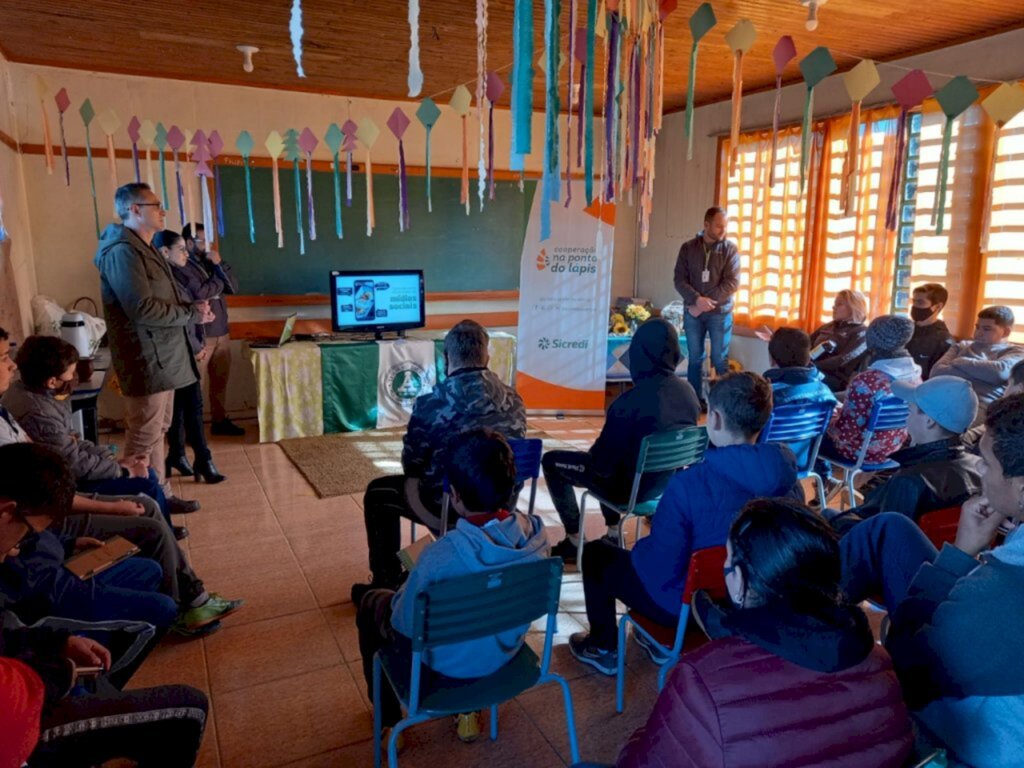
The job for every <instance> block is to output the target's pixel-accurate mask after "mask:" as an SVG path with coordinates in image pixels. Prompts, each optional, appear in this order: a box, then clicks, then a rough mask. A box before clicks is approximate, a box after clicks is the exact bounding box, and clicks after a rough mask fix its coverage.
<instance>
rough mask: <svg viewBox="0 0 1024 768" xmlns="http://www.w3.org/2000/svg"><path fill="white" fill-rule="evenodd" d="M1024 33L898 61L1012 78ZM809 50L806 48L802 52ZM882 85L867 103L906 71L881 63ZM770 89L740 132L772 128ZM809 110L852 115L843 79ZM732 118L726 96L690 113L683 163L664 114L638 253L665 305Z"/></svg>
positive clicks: (800, 94)
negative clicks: (647, 224)
mask: <svg viewBox="0 0 1024 768" xmlns="http://www.w3.org/2000/svg"><path fill="white" fill-rule="evenodd" d="M1022 49H1024V30H1016V31H1013V32H1007V33H1005V34H1002V35H997V36H995V37H989V38H986V39H984V40H977V41H974V42H970V43H965V44H963V45H958V46H954V47H951V48H946V49H943V50H940V51H934V52H932V53H927V54H922V55H920V56H913V57H910V58H907V59H903V60H901V61H899V62H895V63H896V64H898V65H899V66H903V67H911V68H921V69H924V70H926V71H934V72H942V73H948V74H949V75H950V76H952V75H959V74H965V75H968V76H970V77H973V78H984V79H989V80H997V81H998V80H1015V79H1018V78H1020V77H1021V76H1024V58H1022V57H1021V55H1020V51H1021V50H1022ZM801 53H806V52H801ZM879 72H880V73H881V75H882V83H881V85H880V86H879V87H878V88H877V89H876V90H875V91H874V100H872V99H871V98H869V99H868V100H867V101H866V102H865V106H866V107H867V106H873V105H876V104H879V103H887V102H891V101H892V99H891V98H886V96H887V95H888V94H890V90H889V89H890V88H891V86H892V84H893V83H895V82H896V81H897V80H899V79H900V78H901V77H903V76H904V75H905V74H906V71H904V70H901V69H896V68H894V67H890V66H885V65H879ZM948 79H949V78H942V77H937V76H930V80H931V81H932V85H934V86H936V87H942V86H943V85H945V83H946V82H947V81H948ZM805 95H806V88H805V87H804V85H803V84H802V83H798V84H795V85H791V86H788V87H786V88H784V89H783V96H782V122H783V123H784V124H785V123H793V122H799V120H800V119H801V117H802V115H803V108H804V99H805ZM774 105H775V92H774V91H766V92H763V93H757V94H752V95H750V96H747V97H745V98H744V99H743V128H744V130H751V129H759V128H765V127H770V126H771V119H772V110H773V108H774ZM814 109H815V114H816V115H819V116H824V115H831V114H838V113H843V112H849V110H850V100H849V97H848V96H847V94H846V89H845V88H844V87H843V83H842V76H841V75H834V76H832V77H830V78H828V79H827V80H826V81H825V82H823V83H822V84H820V85H819V86H818V87H817V88H815V90H814ZM731 119H732V104H731V102H729V101H724V102H720V103H717V104H712V105H709V106H706V107H702V108H700V109H697V110H695V111H694V121H693V125H694V140H693V159H692V160H690V161H689V162H687V160H686V137H685V134H684V131H683V120H684V113H682V112H677V113H675V114H672V115H667V116H666V117H665V121H664V125H663V128H662V131H661V134H660V135H659V137H658V154H657V176H656V179H657V180H656V182H655V189H654V210H653V212H652V215H651V233H650V238H649V241H648V245H647V247H646V248H645V249H641V250H640V251H639V253H638V254H637V261H638V262H639V273H640V280H639V295H642V296H646V297H648V298H651V299H653V301H654V303H655V304H656V305H657V306H664V305H665V304H667V303H668V302H670V301H673V300H674V299H676V298H677V297H678V296H677V294H676V291H675V288H674V287H673V285H672V270H673V267H674V266H675V260H676V255H677V253H678V251H679V246H680V245H682V243H683V242H684V241H685V240H687V239H688V238H691V237H693V236H694V234H695V233H696V232H697V231H698V230H699V229H700V228H701V226H702V224H703V222H702V218H703V215H704V211H705V210H706V209H707V208H708V207H709V206H711V205H714V204H715V203H716V202H717V201H716V200H715V197H714V195H715V168H716V154H717V151H718V136H719V135H721V134H724V133H728V131H729V125H730V121H731Z"/></svg>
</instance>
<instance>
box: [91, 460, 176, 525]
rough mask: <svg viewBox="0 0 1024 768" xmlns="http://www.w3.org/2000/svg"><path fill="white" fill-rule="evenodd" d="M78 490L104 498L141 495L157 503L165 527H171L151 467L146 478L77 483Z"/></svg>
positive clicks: (168, 512) (119, 478)
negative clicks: (100, 494)
mask: <svg viewBox="0 0 1024 768" xmlns="http://www.w3.org/2000/svg"><path fill="white" fill-rule="evenodd" d="M78 489H79V490H80V491H85V492H86V493H102V494H104V495H106V496H137V495H138V494H140V493H143V494H145V495H146V496H149V498H151V499H152V500H153V501H155V502H156V503H157V506H159V507H160V511H161V512H162V513H163V516H164V520H166V521H167V525H172V523H171V513H170V511H169V509H168V507H167V496H166V495H165V494H164V489H163V488H162V487H161V485H160V480H159V479H158V478H157V476H156V472H155V471H154V470H153V468H152V467H150V468H149V475H148V476H146V477H115V478H113V479H111V480H93V481H91V482H84V483H79V484H78Z"/></svg>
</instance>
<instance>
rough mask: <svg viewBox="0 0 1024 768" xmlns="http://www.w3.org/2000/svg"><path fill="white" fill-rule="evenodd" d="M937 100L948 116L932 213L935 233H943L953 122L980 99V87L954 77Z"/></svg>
mask: <svg viewBox="0 0 1024 768" xmlns="http://www.w3.org/2000/svg"><path fill="white" fill-rule="evenodd" d="M935 99H936V101H938V102H939V106H940V107H942V112H943V114H944V115H945V116H946V124H945V126H943V129H942V157H941V159H940V160H939V194H938V197H937V201H936V203H935V211H934V213H933V214H932V215H933V217H934V219H935V234H936V235H941V234H942V230H943V228H944V226H945V219H946V187H947V185H948V182H949V149H950V145H951V144H952V143H953V123H954V121H955V120H956V119H957V118H958V117H960V115H962V114H963V113H964V112H966V111H967V109H968V107H970V106H971V104H973V103H974V102H975V101H977V100H978V89H977V88H975V87H974V84H973V83H971V81H970V80H968V79H967V78H966V77H964V76H963V75H960V76H959V77H954V78H953V79H952V80H950V81H949V82H948V83H946V84H945V85H944V86H943V87H942V88H941V89H940V90H939V91H938V92H937V93H936V94H935Z"/></svg>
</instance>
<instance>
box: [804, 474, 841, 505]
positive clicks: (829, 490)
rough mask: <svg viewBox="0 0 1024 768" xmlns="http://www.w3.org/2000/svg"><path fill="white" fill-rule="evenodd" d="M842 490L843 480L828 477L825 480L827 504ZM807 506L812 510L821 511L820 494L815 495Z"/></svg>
mask: <svg viewBox="0 0 1024 768" xmlns="http://www.w3.org/2000/svg"><path fill="white" fill-rule="evenodd" d="M842 489H843V482H842V480H836V479H835V478H834V477H826V478H825V503H826V504H827V503H828V502H829V501H831V499H832V497H833V496H835V495H836V494H837V493H839V492H840V491H841V490H842ZM815 490H817V489H815ZM807 506H808V507H810V508H811V509H819V508H820V507H821V504H820V502H819V500H818V494H817V493H815V494H814V495H813V496H812V497H811V500H810V501H808V502H807Z"/></svg>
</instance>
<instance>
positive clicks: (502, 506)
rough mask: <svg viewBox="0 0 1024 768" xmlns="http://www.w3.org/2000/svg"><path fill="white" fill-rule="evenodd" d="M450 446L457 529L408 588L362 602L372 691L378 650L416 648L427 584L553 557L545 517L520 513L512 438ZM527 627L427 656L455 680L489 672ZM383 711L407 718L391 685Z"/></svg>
mask: <svg viewBox="0 0 1024 768" xmlns="http://www.w3.org/2000/svg"><path fill="white" fill-rule="evenodd" d="M451 445H452V446H454V447H452V448H450V449H449V455H448V464H447V477H448V484H449V486H450V487H451V494H452V509H454V510H455V512H456V513H457V514H458V522H457V523H456V525H455V529H454V530H451V531H449V533H448V535H447V536H445V537H444V538H442V539H439V540H438V541H436V542H434V543H433V544H431V545H430V546H429V547H427V548H426V549H425V550H424V551H423V554H422V555H421V556H420V558H419V561H418V562H417V563H416V565H415V567H414V568H413V569H412V571H411V572H410V574H409V578H408V580H407V581H406V582H405V584H404V585H403V586H402V588H401V589H399V590H398V591H397V592H395V591H393V590H390V589H372V590H370V591H369V592H367V593H366V594H365V595H364V596H363V598H362V600H361V601H360V602H359V604H358V605H357V606H356V607H357V613H356V625H357V626H358V628H359V649H360V651H361V652H362V657H363V674H364V675H365V677H366V687H367V690H368V691H369V692H370V695H371V696H372V694H373V656H374V654H375V653H376V652H377V651H378V650H380V649H381V648H383V647H385V646H387V645H391V644H394V645H398V646H399V647H403V646H404V647H409V636H410V635H411V634H412V621H413V611H414V605H415V602H416V597H417V595H419V594H420V593H421V592H423V591H424V590H425V589H427V587H429V586H431V585H433V584H436V583H437V582H439V581H445V580H448V579H454V578H457V577H459V576H466V575H469V574H473V573H481V572H484V571H487V570H489V569H491V568H498V567H501V566H507V565H512V564H516V563H527V562H531V561H533V560H538V559H540V558H543V557H547V555H548V550H549V545H548V542H547V537H546V536H545V534H544V524H543V523H542V522H541V520H540V518H538V517H536V516H534V515H526V514H523V513H520V512H516V511H514V510H515V507H514V506H513V504H512V503H513V501H514V497H515V484H516V482H515V479H516V467H515V457H514V456H513V454H512V449H511V448H510V447H509V444H508V443H507V442H506V441H505V438H504V437H502V436H501V435H500V434H498V433H497V432H495V431H493V430H490V429H478V430H473V431H470V432H466V433H463V434H462V435H460V436H459V437H458V439H457V440H453V441H452V443H451ZM510 509H511V510H513V511H509V510H510ZM527 629H529V627H528V626H522V627H519V628H517V629H514V630H510V631H508V632H505V633H502V634H500V635H496V636H493V637H486V638H482V639H479V640H471V641H468V642H465V643H456V644H453V645H447V646H444V647H443V648H441V649H437V650H433V651H430V652H428V653H426V654H425V655H424V658H423V661H424V663H425V664H426V665H427V666H428V667H430V668H431V669H433V670H434V671H435V672H438V673H440V674H442V675H446V676H448V677H455V678H474V677H482V676H484V675H489V674H491V673H492V672H495V671H497V670H498V669H500V668H501V666H502V665H504V664H505V663H506V662H508V661H509V660H510V659H512V657H513V656H515V655H516V654H517V653H518V652H519V649H520V648H521V647H522V645H523V642H524V639H525V637H526V631H527ZM381 708H382V710H383V711H382V712H381V717H382V722H383V724H384V726H385V727H391V726H393V725H394V724H395V723H397V722H398V721H399V720H400V719H401V709H400V707H399V703H398V699H397V698H396V697H395V695H394V693H393V692H392V690H391V688H390V686H388V685H384V686H383V687H382V690H381ZM462 717H464V718H465V717H467V716H462ZM468 717H469V718H470V719H471V720H472V721H473V723H472V724H470V725H469V726H468V727H464V724H463V723H462V722H460V727H459V735H460V738H466V740H469V738H468V737H470V736H472V737H475V734H476V733H478V732H479V725H478V724H477V723H476V720H475V713H472V714H471V715H469V716H468Z"/></svg>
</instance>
